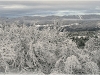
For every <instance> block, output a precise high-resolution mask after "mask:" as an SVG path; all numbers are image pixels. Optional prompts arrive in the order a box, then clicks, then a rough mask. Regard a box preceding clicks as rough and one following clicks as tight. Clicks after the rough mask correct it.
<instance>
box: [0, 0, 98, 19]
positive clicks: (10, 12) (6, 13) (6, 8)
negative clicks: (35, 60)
mask: <svg viewBox="0 0 100 75" xmlns="http://www.w3.org/2000/svg"><path fill="white" fill-rule="evenodd" d="M78 14H79V15H83V14H100V0H97V1H96V0H95V1H93V0H88V1H87V0H86V1H83V0H70V1H69V0H55V1H54V0H21V1H19V0H17V1H16V0H14V1H9V0H3V1H1V0H0V16H1V17H19V16H34V15H35V16H36V15H41V16H45V15H58V16H62V15H78Z"/></svg>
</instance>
